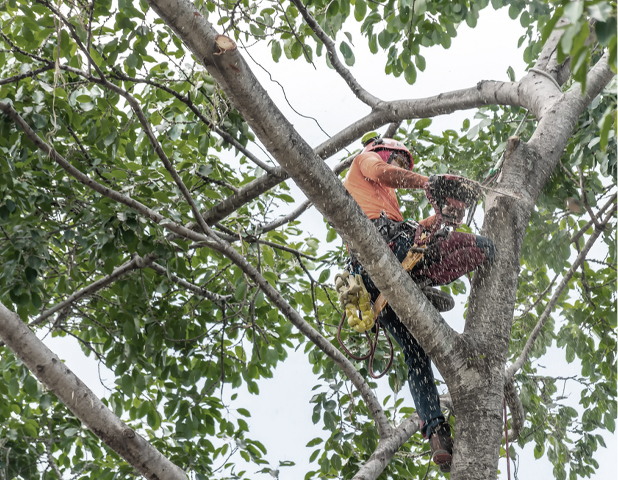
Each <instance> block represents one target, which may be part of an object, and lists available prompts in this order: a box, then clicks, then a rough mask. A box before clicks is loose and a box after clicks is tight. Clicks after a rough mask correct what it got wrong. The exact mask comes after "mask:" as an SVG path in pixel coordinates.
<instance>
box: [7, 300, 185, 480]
mask: <svg viewBox="0 0 618 480" xmlns="http://www.w3.org/2000/svg"><path fill="white" fill-rule="evenodd" d="M0 338H2V340H3V341H4V342H5V343H6V345H7V346H8V347H9V348H10V349H11V350H12V351H13V352H14V353H15V355H17V357H18V358H19V359H20V360H21V361H22V362H24V365H26V366H27V367H28V369H29V370H30V371H31V372H32V373H33V374H34V375H35V376H36V377H37V378H38V379H39V381H40V382H41V383H42V384H43V385H45V387H46V388H48V389H49V390H50V391H52V392H53V393H54V394H55V395H56V396H57V397H58V398H59V399H60V401H61V402H62V403H64V404H65V405H66V407H67V408H68V409H69V410H71V412H73V413H74V414H75V416H76V417H77V418H79V419H80V420H81V421H82V422H83V423H84V425H86V426H87V427H88V428H89V429H90V430H91V431H92V433H94V434H95V435H96V436H97V437H99V438H100V439H101V440H102V441H103V443H105V444H106V445H107V446H108V447H109V448H111V449H112V450H113V451H114V452H116V453H117V454H118V455H120V456H121V457H122V458H124V459H125V460H126V461H127V462H129V464H131V465H133V467H134V468H135V469H136V470H137V471H138V472H139V473H141V474H142V475H144V476H145V477H146V478H148V479H150V480H186V479H187V476H186V475H185V472H183V471H182V470H181V469H180V468H179V467H178V466H176V465H174V464H173V463H172V462H171V461H169V460H168V459H167V458H166V457H165V456H164V455H163V454H162V453H161V452H159V451H158V450H157V449H156V448H155V447H153V446H152V445H151V444H150V443H149V442H148V441H146V440H145V439H144V438H143V437H141V436H140V435H138V434H137V433H136V432H135V431H134V430H132V429H131V428H129V427H128V426H127V425H126V424H125V423H124V422H122V421H121V420H120V419H119V418H118V417H117V416H116V415H114V414H113V413H112V412H111V411H110V410H109V409H108V408H107V407H106V406H105V405H104V404H103V403H102V402H101V400H99V399H98V398H97V397H96V396H95V395H94V393H92V391H91V390H90V389H89V388H88V387H87V386H86V385H85V384H84V383H83V382H82V381H81V380H80V379H79V378H77V376H76V375H75V374H74V373H73V372H72V371H71V370H70V369H69V368H68V367H66V366H65V365H64V364H63V363H62V361H61V360H60V359H59V358H58V357H57V356H56V355H55V354H54V353H53V352H52V351H51V350H50V349H49V348H47V347H46V346H45V344H44V343H43V342H42V341H41V340H39V339H38V338H37V337H36V335H35V334H34V333H32V332H31V331H30V329H29V328H28V326H27V325H26V324H24V323H23V322H22V321H21V319H20V318H19V316H18V315H17V314H15V313H13V312H11V311H10V310H8V309H7V308H6V307H5V306H4V305H3V304H2V303H0Z"/></svg>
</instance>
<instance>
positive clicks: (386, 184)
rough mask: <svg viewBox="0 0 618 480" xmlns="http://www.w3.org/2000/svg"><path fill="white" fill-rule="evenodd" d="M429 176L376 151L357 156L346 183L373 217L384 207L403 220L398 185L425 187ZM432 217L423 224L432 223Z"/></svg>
mask: <svg viewBox="0 0 618 480" xmlns="http://www.w3.org/2000/svg"><path fill="white" fill-rule="evenodd" d="M427 180H428V179H427V177H425V176H424V175H419V174H418V173H413V172H411V171H409V170H404V169H403V168H399V167H396V166H394V165H389V164H387V163H385V162H384V161H383V160H382V159H381V158H380V156H379V155H378V154H377V153H374V152H366V153H361V154H360V155H358V156H357V157H356V158H355V159H354V161H353V162H352V165H351V166H350V170H349V172H348V174H347V175H346V177H345V179H344V181H343V185H344V187H345V188H346V189H347V190H348V192H350V194H351V195H352V197H354V200H356V202H357V203H358V204H359V206H360V207H361V209H362V210H363V212H365V213H366V214H367V216H368V217H369V218H370V219H372V220H373V219H375V218H379V217H380V213H381V212H382V211H383V210H384V212H386V215H387V216H388V218H390V219H391V220H394V221H396V222H402V221H403V216H402V215H401V212H400V211H399V202H398V201H397V195H395V189H396V188H423V185H424V184H425V182H427ZM433 219H434V217H433V216H431V217H429V218H426V219H424V220H422V221H421V222H420V223H421V224H423V225H424V226H426V227H428V226H430V225H431V224H433Z"/></svg>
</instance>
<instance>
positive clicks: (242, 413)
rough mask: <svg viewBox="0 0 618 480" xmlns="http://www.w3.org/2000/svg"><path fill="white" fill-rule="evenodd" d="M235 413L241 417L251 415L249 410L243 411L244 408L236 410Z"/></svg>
mask: <svg viewBox="0 0 618 480" xmlns="http://www.w3.org/2000/svg"><path fill="white" fill-rule="evenodd" d="M236 411H237V412H238V413H240V414H241V415H242V416H243V417H250V416H251V414H250V413H249V410H247V409H245V408H237V409H236Z"/></svg>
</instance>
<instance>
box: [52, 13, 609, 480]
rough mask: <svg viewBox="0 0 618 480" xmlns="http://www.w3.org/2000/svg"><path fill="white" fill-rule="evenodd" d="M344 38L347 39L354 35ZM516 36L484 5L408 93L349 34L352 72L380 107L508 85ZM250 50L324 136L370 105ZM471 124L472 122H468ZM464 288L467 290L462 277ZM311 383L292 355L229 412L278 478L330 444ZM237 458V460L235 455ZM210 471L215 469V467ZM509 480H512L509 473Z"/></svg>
mask: <svg viewBox="0 0 618 480" xmlns="http://www.w3.org/2000/svg"><path fill="white" fill-rule="evenodd" d="M344 30H345V28H344ZM350 30H352V29H350ZM351 33H353V35H354V32H353V31H352V32H351ZM522 34H523V29H522V28H521V27H520V25H519V21H513V20H511V19H510V18H509V17H508V15H507V11H506V9H502V10H500V11H498V12H495V11H493V9H491V8H487V9H485V10H483V11H481V13H480V18H479V21H478V25H477V27H476V28H475V29H470V28H468V27H467V25H466V24H465V23H463V24H462V25H461V26H460V28H459V30H458V36H457V37H456V38H455V39H453V42H452V46H451V48H450V49H449V50H444V49H443V48H442V47H439V46H438V47H434V48H433V49H429V50H428V49H422V50H421V54H422V55H423V56H424V57H425V58H426V61H427V68H426V70H425V72H418V78H417V82H416V84H415V85H412V86H410V85H408V84H407V83H406V81H405V80H404V78H403V75H402V76H401V77H400V78H394V77H393V76H386V75H385V74H384V64H385V54H382V53H379V54H378V55H375V56H374V55H372V54H371V53H370V52H369V50H368V47H367V45H366V43H367V42H366V40H365V39H364V38H361V37H359V36H358V33H357V34H356V35H355V36H354V45H355V50H354V52H355V57H356V64H355V66H354V67H352V68H351V71H352V73H353V74H354V76H355V77H356V79H357V80H358V81H359V82H360V84H361V85H362V86H363V87H364V88H366V89H367V90H368V91H369V92H371V93H372V94H374V95H376V96H377V97H379V98H382V99H384V100H395V99H403V98H423V97H429V96H433V95H437V94H439V93H442V92H447V91H452V90H458V89H462V88H469V87H472V86H474V85H476V84H477V83H478V82H479V81H480V80H504V81H507V80H508V76H507V74H506V71H507V68H508V67H509V66H511V67H513V69H514V70H515V74H516V78H517V79H518V80H519V79H520V78H521V77H522V76H523V75H524V73H525V70H524V69H525V65H524V62H523V60H522V55H523V49H520V50H518V49H517V42H518V39H519V37H520V36H521V35H522ZM342 38H343V37H342ZM249 51H250V53H251V55H252V56H253V58H255V59H256V60H257V61H258V62H259V63H260V64H261V65H262V66H264V67H265V68H266V69H267V70H268V71H269V72H270V74H271V75H272V76H273V78H274V79H275V80H277V81H278V82H280V83H281V84H282V85H283V86H284V89H285V92H286V95H287V98H288V100H289V102H290V103H291V104H292V105H293V106H294V108H295V109H296V110H298V111H299V112H300V113H302V114H303V115H307V116H312V117H315V118H316V119H317V120H318V121H319V122H320V125H321V126H322V128H324V130H326V131H327V132H328V133H329V134H330V135H334V134H335V133H337V132H338V131H340V130H341V129H342V128H344V127H346V126H348V125H349V124H351V123H353V122H354V121H355V120H358V119H359V118H361V117H363V116H364V115H366V114H368V113H369V111H370V110H369V107H367V106H366V105H364V104H363V103H361V102H360V101H359V100H357V99H356V97H354V95H353V94H352V93H351V91H350V90H349V88H348V87H347V85H346V84H345V82H344V81H343V80H342V79H341V78H340V77H339V76H338V75H337V74H336V73H335V72H334V70H331V69H329V68H328V67H327V66H326V64H325V60H324V56H322V57H319V58H315V59H314V63H315V65H316V67H317V70H315V69H314V67H313V66H312V65H310V64H308V63H306V62H305V61H304V60H303V59H302V57H301V58H299V59H298V60H296V61H290V60H287V58H285V56H284V55H282V58H281V59H280V61H279V63H278V64H275V63H274V62H273V61H272V58H271V56H270V49H269V48H268V49H266V48H264V47H262V46H255V47H252V48H250V50H249ZM245 58H246V60H247V62H248V63H249V65H250V66H251V68H252V70H253V72H254V73H255V74H256V76H257V77H258V79H259V80H260V81H261V82H262V85H263V86H264V87H265V88H266V89H267V90H268V92H269V94H270V95H271V96H272V98H273V100H274V101H275V102H276V103H277V105H278V106H279V108H280V109H281V110H282V111H283V113H284V114H285V115H286V116H287V117H288V119H289V120H290V121H291V122H292V123H293V124H294V126H295V128H296V129H297V130H298V131H299V132H300V133H301V134H302V135H303V136H304V138H305V139H307V140H308V142H309V143H310V144H311V145H312V146H314V147H315V146H317V145H319V144H320V143H322V142H323V141H324V140H325V139H326V136H325V135H324V134H323V133H322V132H321V131H320V129H319V128H318V127H317V126H316V124H315V122H314V121H312V120H307V119H304V118H302V117H299V116H298V115H296V114H295V113H293V112H292V111H291V110H290V109H289V107H288V106H287V103H286V101H285V99H284V98H283V94H282V91H281V88H280V87H279V86H278V85H277V84H275V83H273V82H271V80H270V79H269V76H268V75H267V74H266V73H265V72H264V70H262V69H261V68H260V67H258V66H256V65H255V64H254V63H253V62H252V61H251V59H250V58H249V56H248V55H245ZM473 115H474V112H473V111H467V112H457V113H455V114H452V115H448V116H442V117H436V118H434V119H433V124H432V126H431V127H430V129H431V130H432V131H433V132H435V133H439V132H442V131H443V130H446V129H454V130H457V131H459V129H460V128H461V125H462V121H463V119H464V118H472V116H473ZM472 123H473V124H474V120H473V121H472ZM350 148H351V149H352V150H354V149H357V148H360V141H359V142H356V144H354V145H352V146H351V147H350ZM254 153H256V154H257V155H258V157H260V158H264V157H263V154H262V153H261V152H259V151H255V152H254ZM342 156H343V155H342V154H339V155H337V156H335V157H334V158H335V159H336V161H338V160H339V159H341V158H342ZM329 164H330V165H331V166H332V165H334V164H335V161H333V160H331V161H329ZM288 183H289V184H290V186H291V187H292V188H293V192H294V196H295V198H297V200H298V201H302V199H304V196H303V195H302V193H301V192H300V191H299V190H298V189H297V188H296V187H295V186H293V185H291V182H288ZM287 208H288V209H287V210H286V211H285V212H281V213H282V214H285V213H287V212H289V211H291V210H292V208H293V207H287ZM300 219H301V220H302V224H303V225H302V227H303V229H304V230H305V231H310V232H312V233H313V234H314V235H315V236H316V237H318V238H319V239H320V240H321V241H324V239H325V235H326V232H325V228H324V224H323V220H322V217H321V215H320V214H319V213H318V212H317V211H316V210H315V209H312V210H311V211H309V212H306V213H305V214H304V215H303V216H302V217H301V218H300ZM465 281H466V283H467V280H465ZM468 291H469V289H468ZM457 300H458V303H459V305H458V306H457V307H456V308H455V309H454V310H453V311H451V312H447V313H445V314H444V317H445V319H446V320H447V321H448V322H449V324H450V325H451V326H452V327H453V328H455V329H456V330H457V331H460V332H461V331H462V330H463V304H464V303H465V300H466V299H465V297H464V296H459V298H458V299H457ZM46 343H47V344H48V345H49V346H50V348H52V349H53V350H54V351H55V352H56V353H62V355H61V357H64V359H65V360H66V362H67V365H68V366H69V367H70V368H71V369H73V371H74V372H75V373H76V374H77V375H78V376H79V377H80V378H81V379H82V380H83V381H84V382H85V383H86V384H88V385H89V387H90V388H91V389H93V391H94V392H95V393H96V394H98V395H100V396H105V395H106V391H105V389H104V388H103V387H102V386H101V385H100V383H99V379H98V378H99V377H98V371H97V364H96V362H95V361H94V360H92V359H88V360H85V357H84V356H83V354H82V352H81V350H80V348H79V346H77V344H76V342H75V341H74V340H73V339H69V338H63V339H60V338H54V339H51V338H50V337H47V339H46ZM300 350H301V351H302V349H300ZM542 361H544V362H545V363H544V365H545V366H546V367H547V368H546V369H545V370H542V372H543V373H546V374H547V375H553V374H555V375H562V376H569V375H574V374H579V373H580V371H581V367H580V366H579V365H578V364H577V362H574V363H572V364H570V365H569V364H567V363H566V361H565V360H564V353H563V352H562V351H561V350H557V349H554V352H553V353H552V354H550V355H549V356H548V357H544V358H543V360H542ZM102 371H103V378H105V377H106V372H105V371H104V369H102ZM112 378H113V377H112V375H111V374H109V373H108V374H107V382H106V383H107V385H108V386H110V387H111V386H112V383H113V382H112ZM317 383H319V382H318V381H317V379H316V378H315V376H314V375H313V373H312V372H311V366H310V364H309V363H308V362H307V361H306V359H305V358H304V355H303V354H302V353H300V352H299V353H291V354H290V357H289V358H288V359H287V360H286V362H284V363H283V364H280V365H279V367H278V368H277V370H276V371H275V375H274V378H273V379H265V380H262V381H260V383H259V387H260V395H259V396H255V395H250V394H248V393H247V392H246V389H244V388H241V389H237V390H235V391H234V392H238V393H239V398H238V399H237V400H236V401H235V403H234V405H233V406H234V407H235V408H240V407H243V408H247V409H248V410H249V411H250V412H251V414H252V417H251V418H250V419H246V420H247V421H248V423H249V426H250V429H251V430H250V432H249V435H248V436H249V437H250V438H253V439H256V440H259V441H261V442H262V443H263V444H264V445H265V446H266V448H267V449H268V457H267V459H268V460H269V461H270V462H271V467H272V468H276V467H277V464H278V462H279V461H283V460H290V461H294V462H296V464H297V466H296V467H283V468H282V469H281V472H280V477H279V478H280V479H282V480H288V479H300V478H304V474H305V472H306V471H308V470H310V469H313V470H316V469H318V466H317V465H316V464H313V465H311V466H310V465H309V464H308V459H309V455H310V454H311V452H312V451H313V449H309V448H305V445H306V444H307V442H308V441H309V440H311V439H313V438H314V437H318V436H319V437H322V438H327V437H328V432H325V431H322V430H321V429H320V428H319V427H318V426H316V425H313V423H312V422H311V415H312V409H313V404H310V403H309V400H310V398H311V397H312V395H313V393H312V392H311V388H312V387H313V386H314V385H315V384H317ZM225 391H226V395H225V396H226V397H227V398H229V396H230V395H231V393H233V392H232V391H231V388H230V387H229V386H226V388H225ZM566 391H567V393H566V395H567V396H569V398H568V400H567V402H568V404H569V405H571V406H573V407H574V408H576V409H577V408H578V400H579V392H580V389H579V388H577V386H576V385H575V384H574V383H573V382H571V383H569V384H567V390H566ZM389 393H390V389H389V387H388V384H387V382H386V381H383V382H382V385H381V386H380V387H379V388H378V395H379V396H380V398H383V397H385V396H386V395H388V394H389ZM402 393H403V394H404V395H405V398H406V400H405V402H404V405H406V406H413V402H412V398H411V395H410V392H409V390H408V388H407V386H405V387H404V388H403V389H402ZM231 411H232V412H233V411H234V410H233V409H232V410H231ZM604 437H605V439H606V443H607V444H608V449H607V450H604V451H601V452H599V454H598V455H597V461H598V462H599V464H600V466H601V468H600V469H599V470H598V473H597V474H596V476H595V478H598V479H614V478H616V477H617V464H616V458H617V456H616V455H615V453H616V448H617V447H616V436H615V435H613V436H612V435H610V434H608V433H607V434H605V435H604ZM533 448H534V445H533V444H529V445H528V447H527V448H525V449H524V450H523V452H522V451H520V449H519V448H517V447H516V449H517V451H518V454H519V455H520V458H519V469H518V472H517V473H518V475H517V476H518V478H519V480H528V479H545V478H548V479H550V478H553V475H552V468H553V467H552V465H551V463H550V462H549V461H548V460H547V458H546V457H543V458H542V459H540V460H535V459H534V456H533ZM238 459H239V460H240V461H242V460H241V459H240V457H238ZM218 460H221V459H218ZM426 462H427V459H425V458H424V459H422V460H421V463H422V464H424V465H426ZM215 465H216V466H218V465H219V464H218V463H216V462H215ZM247 467H248V468H247V476H248V477H249V478H272V477H270V476H269V475H267V476H266V477H264V476H263V475H260V474H254V473H253V472H255V471H257V470H259V468H257V467H255V466H247ZM500 469H501V470H502V473H501V474H500V476H499V478H500V479H501V480H504V479H506V478H507V476H506V462H505V460H504V459H502V460H501V461H500ZM238 470H239V469H237V471H238ZM511 475H512V478H513V471H512V472H511Z"/></svg>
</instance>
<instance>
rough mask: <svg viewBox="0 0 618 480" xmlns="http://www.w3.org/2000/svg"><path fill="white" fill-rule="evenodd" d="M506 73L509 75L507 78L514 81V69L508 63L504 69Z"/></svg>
mask: <svg viewBox="0 0 618 480" xmlns="http://www.w3.org/2000/svg"><path fill="white" fill-rule="evenodd" d="M506 74H507V75H508V76H509V80H510V81H511V82H514V81H515V70H513V67H511V66H510V65H509V68H507V69H506Z"/></svg>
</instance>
